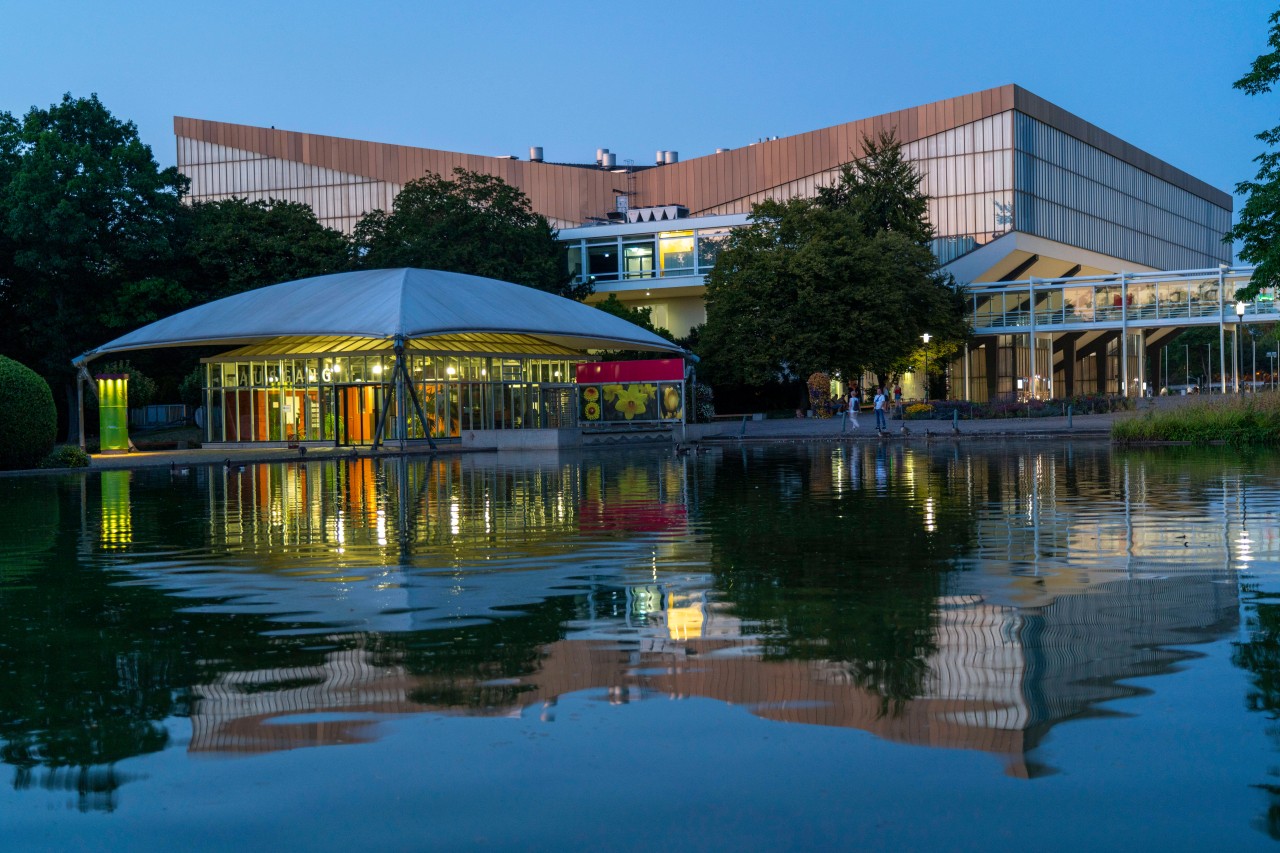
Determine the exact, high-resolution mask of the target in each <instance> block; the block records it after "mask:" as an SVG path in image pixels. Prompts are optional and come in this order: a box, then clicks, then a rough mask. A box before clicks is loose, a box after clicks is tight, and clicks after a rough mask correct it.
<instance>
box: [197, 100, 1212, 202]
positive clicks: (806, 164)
mask: <svg viewBox="0 0 1280 853" xmlns="http://www.w3.org/2000/svg"><path fill="white" fill-rule="evenodd" d="M1008 110H1017V111H1019V112H1022V113H1024V114H1026V115H1028V116H1030V117H1032V118H1034V119H1037V120H1039V121H1041V122H1044V123H1045V124H1048V125H1050V126H1052V127H1056V128H1058V129H1059V130H1061V131H1063V132H1065V133H1067V134H1068V135H1070V136H1073V137H1075V138H1077V139H1079V140H1081V141H1083V142H1085V143H1087V144H1089V145H1092V146H1094V147H1095V148H1098V149H1100V150H1102V151H1104V152H1106V153H1107V154H1110V155H1112V156H1114V157H1117V158H1119V159H1120V160H1123V161H1124V162H1127V163H1130V164H1131V165H1133V166H1136V167H1137V168H1139V169H1142V170H1143V171H1146V172H1149V173H1151V174H1152V175H1155V176H1156V177H1158V178H1161V179H1163V180H1165V181H1168V182H1169V183H1171V184H1173V185H1174V186H1177V187H1180V188H1182V189H1184V190H1186V191H1188V192H1190V193H1193V194H1194V195H1197V196H1199V197H1201V198H1203V199H1205V200H1207V201H1209V202H1212V203H1213V204H1215V205H1217V206H1219V207H1222V208H1225V209H1228V210H1230V209H1231V206H1232V204H1231V202H1232V200H1231V196H1230V195H1228V194H1227V193H1224V192H1222V191H1221V190H1218V189H1215V188H1214V187H1211V186H1209V185H1208V184H1206V183H1205V182H1204V181H1201V180H1199V179H1198V178H1195V177H1193V176H1191V175H1189V174H1187V173H1186V172H1183V171H1182V170H1180V169H1177V168H1175V167H1173V166H1171V165H1169V164H1168V163H1165V162H1164V161H1162V160H1160V159H1158V158H1156V157H1153V156H1152V155H1150V154H1148V153H1146V152H1145V151H1142V150H1141V149H1138V148H1136V147H1134V146H1133V145H1130V144H1129V143H1127V142H1125V141H1124V140H1122V139H1120V138H1118V137H1116V136H1114V135H1112V134H1110V133H1107V132H1106V131H1104V130H1102V129H1101V128H1098V127H1096V126H1094V125H1092V124H1090V123H1088V122H1087V121H1085V120H1084V119H1081V118H1079V117H1078V116H1075V115H1073V114H1071V113H1069V112H1067V111H1066V110H1064V109H1062V108H1061V107H1058V106H1055V105H1054V104H1051V103H1049V102H1048V101H1046V100H1044V99H1043V98H1040V97H1038V96H1036V95H1034V94H1032V93H1031V92H1028V91H1026V90H1025V89H1023V88H1021V87H1019V86H1014V85H1006V86H1000V87H998V88H995V89H987V90H985V91H982V92H974V93H972V94H968V95H961V96H960V97H957V98H949V99H947V100H943V101H937V102H935V103H932V104H925V105H923V106H918V107H911V108H909V109H905V110H898V111H896V112H892V113H886V114H885V115H880V116H875V117H872V118H867V119H861V120H859V121H852V122H848V123H845V124H839V125H835V126H833V127H827V128H822V129H820V130H812V131H809V132H807V133H801V134H797V135H795V136H789V137H786V138H784V139H775V140H771V141H768V142H760V143H757V144H755V145H748V146H745V147H742V148H735V149H732V150H730V151H726V152H723V153H720V154H710V155H707V156H705V157H695V158H692V159H689V160H683V161H681V162H679V163H675V164H672V165H668V166H662V167H661V168H650V169H644V170H641V171H638V172H636V173H635V174H634V176H633V179H634V181H635V184H634V188H635V190H636V191H637V195H638V198H635V199H633V200H632V206H643V205H656V204H668V203H672V204H674V203H679V204H683V205H685V206H686V207H688V208H689V211H690V213H691V214H693V215H697V214H699V213H702V212H705V211H708V210H711V209H713V208H716V207H718V206H721V205H725V204H729V203H732V202H736V201H739V200H742V199H746V198H747V197H749V196H751V195H753V194H755V193H760V192H764V191H766V190H768V189H771V188H773V187H777V186H781V185H783V184H786V183H789V182H791V181H795V180H799V179H801V178H806V177H808V176H810V175H814V174H818V173H820V172H825V171H828V170H830V169H834V168H836V167H838V166H840V165H841V164H842V163H845V162H848V161H849V160H850V159H852V158H854V157H856V156H858V155H859V154H860V153H861V140H862V139H863V137H864V136H873V137H874V136H876V135H877V134H879V133H880V132H882V131H890V130H892V131H895V132H896V133H897V136H898V139H899V140H900V141H901V142H904V143H906V142H914V141H916V140H918V139H922V138H924V137H927V136H933V135H934V134H937V133H942V132H944V131H947V130H950V129H952V128H955V127H958V126H960V125H964V124H968V123H970V122H975V121H978V120H980V119H983V118H987V117H989V116H993V115H997V114H999V113H1002V112H1006V111H1008ZM173 129H174V133H175V134H176V135H177V136H179V137H186V138H189V139H196V140H201V141H204V142H211V143H214V144H217V145H224V146H228V147H231V148H239V149H241V150H246V151H252V152H255V153H258V154H262V155H264V156H268V157H278V158H281V159H288V160H295V161H299V162H303V163H307V164H309V165H314V166H320V167H323V168H328V169H335V170H337V171H341V172H349V173H352V174H356V175H362V176H364V177H368V178H374V179H377V180H382V181H387V182H389V183H393V184H404V183H406V182H408V181H410V180H412V179H414V178H418V177H421V176H422V175H423V174H424V173H425V172H435V173H437V174H440V175H443V176H445V177H449V176H450V175H451V174H452V171H453V169H454V168H455V167H461V168H465V169H470V170H472V171H478V172H482V173H485V174H489V175H496V176H498V177H501V178H502V179H503V180H505V181H507V182H508V183H510V184H512V185H514V186H516V187H519V188H520V189H521V190H522V191H523V192H524V193H525V194H526V195H528V196H529V200H530V202H531V204H532V205H533V209H534V210H536V211H538V212H539V213H542V214H543V215H545V216H547V217H549V218H551V219H556V220H561V221H565V222H574V223H580V222H586V221H587V219H588V217H595V216H600V215H601V214H602V213H603V212H605V211H609V210H612V209H613V208H614V197H615V193H614V192H613V191H614V190H615V189H616V190H626V189H628V186H627V181H628V178H627V176H626V175H625V174H622V173H615V172H608V171H605V170H603V169H594V168H582V167H579V166H566V165H559V164H555V163H542V162H539V163H533V162H528V161H523V160H509V159H503V158H498V157H485V156H482V155H475V154H460V153H457V152H452V151H437V150H434V149H429V148H412V147H409V146H404V145H389V144H384V143H379V142H365V141H361V140H353V139H341V138H338V137H332V136H318V135H315V134H310V133H298V132H295V131H286V130H275V129H265V128H257V127H248V126H245V125H236V124H226V123H224V122H215V121H206V120H203V119H193V118H183V117H181V116H177V117H175V118H174V120H173ZM748 207H749V205H747V204H746V203H745V201H744V202H743V204H742V208H743V209H742V210H741V211H738V212H746V211H747V209H748Z"/></svg>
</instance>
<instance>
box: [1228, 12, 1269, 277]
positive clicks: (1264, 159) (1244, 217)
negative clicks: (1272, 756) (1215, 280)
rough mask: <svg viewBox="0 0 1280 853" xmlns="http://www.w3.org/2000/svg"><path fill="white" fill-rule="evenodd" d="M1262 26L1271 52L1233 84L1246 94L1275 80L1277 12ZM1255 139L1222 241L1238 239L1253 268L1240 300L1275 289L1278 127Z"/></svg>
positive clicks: (1265, 90) (1263, 90)
mask: <svg viewBox="0 0 1280 853" xmlns="http://www.w3.org/2000/svg"><path fill="white" fill-rule="evenodd" d="M1268 23H1269V24H1270V25H1271V30H1270V34H1269V35H1268V37H1267V44H1268V45H1269V46H1270V47H1271V51H1270V52H1269V53H1264V54H1262V55H1261V56H1259V57H1258V58H1257V59H1255V60H1254V61H1253V66H1252V67H1251V68H1250V69H1249V73H1248V74H1246V75H1244V76H1243V77H1241V78H1240V79H1239V80H1237V81H1236V82H1235V84H1234V85H1235V88H1237V89H1240V90H1241V91H1243V92H1244V93H1245V94H1247V95H1264V94H1267V93H1269V92H1270V91H1271V90H1272V89H1273V88H1274V87H1275V85H1276V82H1277V81H1280V12H1274V13H1273V14H1272V15H1271V17H1270V19H1269V20H1268ZM1256 138H1257V139H1258V140H1259V141H1261V142H1262V143H1263V145H1265V146H1266V149H1267V150H1265V151H1263V152H1262V153H1261V154H1259V155H1258V156H1257V157H1255V158H1254V162H1256V163H1257V164H1258V174H1257V175H1256V176H1255V177H1254V179H1253V180H1252V181H1241V182H1240V183H1238V184H1236V192H1237V193H1240V194H1242V195H1246V196H1247V198H1246V199H1245V203H1244V207H1242V208H1241V209H1240V220H1239V222H1237V223H1236V226H1235V227H1234V228H1232V229H1231V230H1230V231H1228V232H1227V236H1226V239H1227V240H1228V241H1231V240H1239V241H1240V242H1241V248H1240V257H1241V258H1243V259H1244V260H1246V261H1248V262H1249V263H1252V264H1257V266H1258V268H1257V271H1256V272H1254V274H1253V279H1252V281H1251V282H1250V283H1249V286H1248V287H1246V288H1243V289H1242V290H1241V291H1240V292H1239V293H1238V294H1237V298H1240V299H1251V298H1253V297H1254V296H1256V295H1257V294H1258V292H1259V291H1260V290H1262V288H1264V287H1275V286H1277V285H1280V149H1278V148H1277V146H1280V127H1273V128H1271V129H1270V130H1264V131H1263V132H1262V133H1259V134H1258V135H1257V137H1256Z"/></svg>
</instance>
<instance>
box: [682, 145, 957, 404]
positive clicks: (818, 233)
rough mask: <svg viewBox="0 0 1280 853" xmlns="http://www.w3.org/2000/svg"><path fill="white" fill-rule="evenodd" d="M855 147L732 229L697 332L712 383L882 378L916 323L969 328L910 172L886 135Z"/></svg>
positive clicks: (909, 355) (942, 335) (910, 340)
mask: <svg viewBox="0 0 1280 853" xmlns="http://www.w3.org/2000/svg"><path fill="white" fill-rule="evenodd" d="M863 149H864V152H865V154H864V157H863V158H862V159H861V160H857V161H854V162H852V163H849V164H848V165H846V166H845V167H844V168H843V169H842V170H841V174H840V176H839V178H838V179H837V182H836V184H835V185H834V186H833V187H831V188H828V189H825V190H823V191H821V192H820V193H819V195H818V196H817V198H813V199H800V198H793V199H790V200H788V201H773V200H766V201H764V202H762V203H760V204H758V205H755V206H754V207H753V208H752V217H751V224H750V225H748V226H746V227H743V228H738V229H735V230H734V231H733V233H732V234H731V235H730V237H729V240H728V245H727V247H726V249H725V250H724V251H722V252H721V253H720V256H719V259H718V260H717V263H716V266H715V268H714V269H713V270H712V272H711V273H710V275H709V276H708V277H707V322H706V326H705V328H704V330H703V332H702V337H701V340H700V341H699V355H702V356H703V357H704V359H705V362H706V365H705V367H706V369H707V373H708V374H709V375H710V377H711V379H712V381H713V382H715V381H720V382H725V381H727V382H746V383H750V384H763V383H767V382H771V381H776V380H779V379H781V380H783V381H786V380H788V379H795V378H798V377H803V376H808V375H809V374H811V373H816V372H839V373H841V374H842V375H844V376H856V375H858V374H860V373H862V372H863V371H864V370H865V369H871V370H874V371H875V372H876V373H877V374H878V375H880V376H881V377H882V381H887V378H888V376H889V375H890V374H892V373H894V372H900V371H902V370H905V369H907V368H908V367H909V366H910V364H911V363H912V359H913V358H914V357H916V356H917V355H918V353H919V352H920V350H921V347H922V346H923V341H922V340H921V334H922V333H924V332H926V331H927V332H929V333H930V334H931V335H932V337H933V338H934V339H935V341H936V342H937V344H943V343H946V342H954V341H962V340H964V339H965V338H966V337H967V335H968V326H967V322H966V320H965V315H964V298H963V293H962V292H961V291H960V290H959V289H958V288H957V287H956V286H955V284H954V281H953V280H952V279H951V277H950V276H949V275H947V274H945V273H943V272H942V270H941V268H940V267H939V264H938V261H937V258H935V257H934V255H933V253H932V251H931V250H930V247H929V244H930V240H931V239H932V237H933V230H932V227H931V226H930V225H929V223H928V220H927V218H926V213H927V203H928V198H927V196H925V195H924V193H923V192H921V190H920V188H919V184H920V176H919V175H918V173H916V172H915V170H914V168H913V167H912V166H911V164H910V162H909V161H907V160H906V159H905V158H904V157H903V156H902V151H901V146H900V145H899V144H898V142H897V141H896V139H895V138H894V137H893V136H892V135H891V134H883V135H881V136H880V137H878V138H876V139H864V140H863ZM935 346H936V344H935ZM931 351H933V350H931Z"/></svg>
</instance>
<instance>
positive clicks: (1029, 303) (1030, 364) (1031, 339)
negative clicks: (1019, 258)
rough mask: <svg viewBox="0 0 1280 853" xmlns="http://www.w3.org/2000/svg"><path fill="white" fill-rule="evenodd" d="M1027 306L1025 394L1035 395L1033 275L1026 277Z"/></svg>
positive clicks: (1034, 285) (1034, 282)
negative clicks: (1027, 329) (1028, 353)
mask: <svg viewBox="0 0 1280 853" xmlns="http://www.w3.org/2000/svg"><path fill="white" fill-rule="evenodd" d="M1027 307H1028V308H1029V309H1030V312H1031V331H1030V332H1028V333H1027V338H1028V343H1030V344H1031V346H1030V351H1031V357H1030V361H1029V362H1028V368H1029V370H1030V374H1031V375H1030V376H1028V377H1027V378H1028V379H1029V380H1030V384H1031V387H1030V388H1029V389H1028V390H1027V396H1028V397H1032V396H1035V393H1036V390H1037V389H1036V280H1035V278H1034V277H1028V278H1027Z"/></svg>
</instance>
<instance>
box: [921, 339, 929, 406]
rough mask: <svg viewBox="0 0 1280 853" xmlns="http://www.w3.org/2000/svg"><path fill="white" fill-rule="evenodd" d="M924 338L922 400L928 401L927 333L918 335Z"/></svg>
mask: <svg viewBox="0 0 1280 853" xmlns="http://www.w3.org/2000/svg"><path fill="white" fill-rule="evenodd" d="M920 337H921V338H922V339H923V340H924V401H925V402H926V403H927V402H929V333H928V332H925V333H924V334H923V335H921V336H920Z"/></svg>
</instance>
